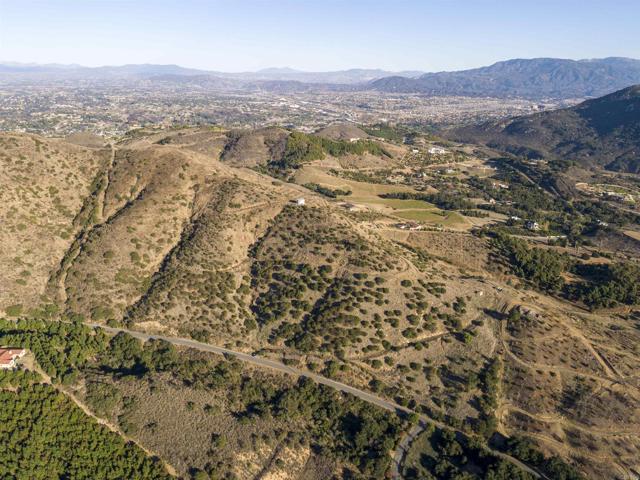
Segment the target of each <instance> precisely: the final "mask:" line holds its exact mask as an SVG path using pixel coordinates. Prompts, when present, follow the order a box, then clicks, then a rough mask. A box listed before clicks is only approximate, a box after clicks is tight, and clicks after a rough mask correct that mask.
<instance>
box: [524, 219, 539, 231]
mask: <svg viewBox="0 0 640 480" xmlns="http://www.w3.org/2000/svg"><path fill="white" fill-rule="evenodd" d="M525 227H526V228H527V229H528V230H533V231H534V232H537V231H538V230H540V225H539V224H538V222H534V221H533V220H529V221H528V222H527V223H526V224H525Z"/></svg>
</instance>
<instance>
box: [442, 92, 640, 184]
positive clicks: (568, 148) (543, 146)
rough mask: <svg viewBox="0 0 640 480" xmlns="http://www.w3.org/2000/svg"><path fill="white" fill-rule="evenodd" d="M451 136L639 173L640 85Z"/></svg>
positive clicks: (532, 154) (523, 153) (519, 152)
mask: <svg viewBox="0 0 640 480" xmlns="http://www.w3.org/2000/svg"><path fill="white" fill-rule="evenodd" d="M448 136H449V137H450V138H453V139H456V140H460V141H465V142H471V143H484V144H486V145H488V146H490V147H492V148H496V149H499V150H503V151H506V152H510V153H512V154H515V155H520V156H525V157H529V158H531V159H534V158H535V159H547V160H550V161H562V160H570V161H573V162H576V163H577V164H579V165H580V166H582V167H585V168H589V167H600V168H605V169H608V170H614V171H620V172H628V173H640V85H635V86H632V87H628V88H625V89H623V90H620V91H617V92H615V93H611V94H609V95H606V96H604V97H600V98H596V99H593V100H587V101H585V102H582V103H580V104H579V105H576V106H574V107H571V108H566V109H561V110H554V111H547V112H541V113H536V114H533V115H527V116H524V117H517V118H514V119H510V120H506V121H501V122H489V123H485V124H483V125H480V126H475V127H464V128H461V129H457V130H453V131H451V132H449V134H448Z"/></svg>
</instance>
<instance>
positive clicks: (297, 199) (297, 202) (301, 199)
mask: <svg viewBox="0 0 640 480" xmlns="http://www.w3.org/2000/svg"><path fill="white" fill-rule="evenodd" d="M295 202H296V205H298V206H300V207H302V206H304V203H305V202H304V198H302V197H301V198H296V200H295Z"/></svg>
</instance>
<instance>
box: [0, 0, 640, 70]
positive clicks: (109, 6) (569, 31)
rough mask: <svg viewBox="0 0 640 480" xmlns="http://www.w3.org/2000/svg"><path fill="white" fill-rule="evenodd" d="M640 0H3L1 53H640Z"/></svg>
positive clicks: (286, 56) (173, 58) (255, 59)
mask: <svg viewBox="0 0 640 480" xmlns="http://www.w3.org/2000/svg"><path fill="white" fill-rule="evenodd" d="M639 24H640V0H368V1H365V0H209V1H204V0H173V1H167V0H0V61H15V62H25V63H31V62H33V63H64V64H72V63H76V64H81V65H86V66H100V65H122V64H128V63H159V64H178V65H182V66H185V67H193V68H201V69H206V70H218V71H228V72H231V71H234V72H237V71H253V70H258V69H261V68H268V67H291V68H296V69H300V70H307V71H327V70H341V69H348V68H383V69H387V70H394V71H400V70H421V71H441V70H460V69H465V68H473V67H479V66H483V65H489V64H491V63H494V62H496V61H500V60H506V59H509V58H533V57H558V58H573V59H581V58H601V57H607V56H624V57H632V58H640V28H639V27H638V25H639Z"/></svg>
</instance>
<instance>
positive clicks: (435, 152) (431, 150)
mask: <svg viewBox="0 0 640 480" xmlns="http://www.w3.org/2000/svg"><path fill="white" fill-rule="evenodd" d="M428 152H429V153H430V154H431V155H444V154H445V153H447V150H446V149H444V148H442V147H430V148H429V150H428Z"/></svg>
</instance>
